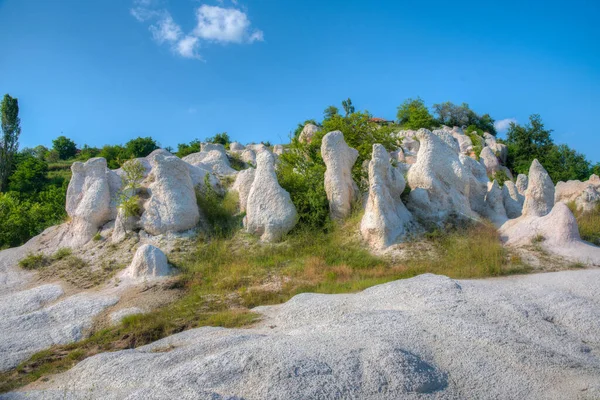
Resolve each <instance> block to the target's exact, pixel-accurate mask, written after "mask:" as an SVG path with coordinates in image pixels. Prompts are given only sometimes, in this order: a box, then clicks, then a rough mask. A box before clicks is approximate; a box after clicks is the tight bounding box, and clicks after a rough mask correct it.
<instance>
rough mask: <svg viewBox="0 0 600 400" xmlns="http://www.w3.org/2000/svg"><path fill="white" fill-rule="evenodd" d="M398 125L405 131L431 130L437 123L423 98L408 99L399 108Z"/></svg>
mask: <svg viewBox="0 0 600 400" xmlns="http://www.w3.org/2000/svg"><path fill="white" fill-rule="evenodd" d="M396 117H397V118H398V123H399V124H400V125H401V126H402V128H403V129H413V130H418V129H421V128H426V129H431V128H432V127H433V126H435V124H436V122H435V119H434V118H433V115H431V113H430V112H429V110H428V109H427V107H426V106H425V103H424V102H423V100H421V98H416V99H408V100H406V101H404V103H402V105H401V106H399V107H398V113H397V114H396Z"/></svg>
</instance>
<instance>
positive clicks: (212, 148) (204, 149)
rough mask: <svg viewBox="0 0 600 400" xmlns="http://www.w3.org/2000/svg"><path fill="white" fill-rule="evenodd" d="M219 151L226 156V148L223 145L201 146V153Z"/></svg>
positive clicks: (204, 144)
mask: <svg viewBox="0 0 600 400" xmlns="http://www.w3.org/2000/svg"><path fill="white" fill-rule="evenodd" d="M215 150H216V151H218V152H220V153H223V154H226V151H225V146H223V145H222V144H221V143H201V144H200V152H201V153H209V152H211V151H215Z"/></svg>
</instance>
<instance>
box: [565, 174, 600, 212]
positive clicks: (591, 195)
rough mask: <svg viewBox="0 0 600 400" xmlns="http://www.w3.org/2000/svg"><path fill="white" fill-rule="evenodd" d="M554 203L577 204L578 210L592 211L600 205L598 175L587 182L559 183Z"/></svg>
mask: <svg viewBox="0 0 600 400" xmlns="http://www.w3.org/2000/svg"><path fill="white" fill-rule="evenodd" d="M554 201H555V202H556V203H558V202H563V203H570V202H575V205H576V207H577V209H578V210H582V211H584V212H587V211H592V210H593V209H594V208H595V207H596V206H597V205H598V204H600V178H599V177H598V175H592V176H590V179H588V180H587V181H584V182H581V181H576V180H572V181H567V182H558V183H557V184H556V188H555V195H554Z"/></svg>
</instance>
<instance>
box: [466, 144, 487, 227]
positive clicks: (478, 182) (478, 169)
mask: <svg viewBox="0 0 600 400" xmlns="http://www.w3.org/2000/svg"><path fill="white" fill-rule="evenodd" d="M459 160H460V162H461V164H462V165H463V166H464V167H465V168H466V170H467V172H468V173H467V176H466V179H467V180H468V199H469V206H470V208H471V210H473V211H475V212H476V213H478V214H479V215H484V216H485V215H487V208H488V206H487V204H486V202H485V196H486V195H487V191H488V183H489V179H488V176H487V172H486V170H485V167H484V166H483V165H482V164H481V163H479V162H477V161H476V160H475V159H473V158H471V157H469V156H467V155H464V154H460V155H459Z"/></svg>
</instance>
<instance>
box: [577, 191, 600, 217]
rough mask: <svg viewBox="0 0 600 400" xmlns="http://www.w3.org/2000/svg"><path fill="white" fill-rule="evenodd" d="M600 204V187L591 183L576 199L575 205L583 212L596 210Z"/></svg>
mask: <svg viewBox="0 0 600 400" xmlns="http://www.w3.org/2000/svg"><path fill="white" fill-rule="evenodd" d="M599 204H600V188H597V187H595V186H592V185H589V186H588V187H586V188H585V189H584V190H583V192H581V195H579V197H577V200H575V207H577V209H578V210H581V211H583V212H589V211H594V210H596V209H597V208H598V205H599Z"/></svg>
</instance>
